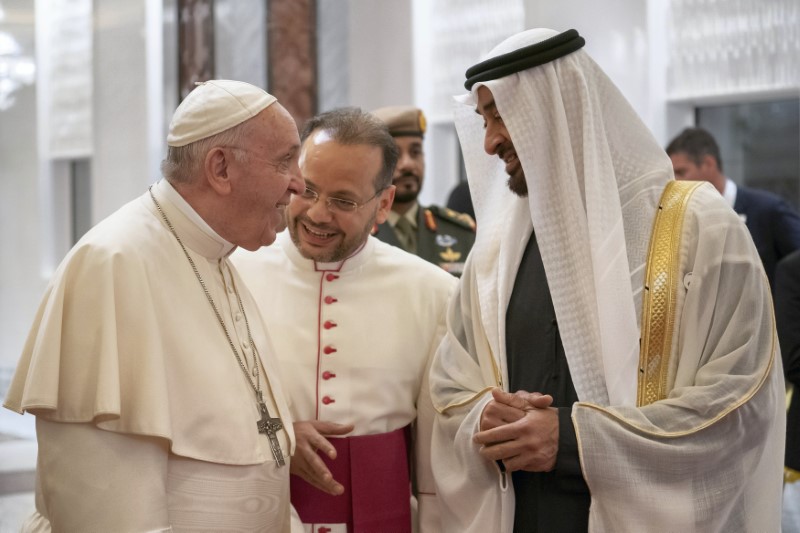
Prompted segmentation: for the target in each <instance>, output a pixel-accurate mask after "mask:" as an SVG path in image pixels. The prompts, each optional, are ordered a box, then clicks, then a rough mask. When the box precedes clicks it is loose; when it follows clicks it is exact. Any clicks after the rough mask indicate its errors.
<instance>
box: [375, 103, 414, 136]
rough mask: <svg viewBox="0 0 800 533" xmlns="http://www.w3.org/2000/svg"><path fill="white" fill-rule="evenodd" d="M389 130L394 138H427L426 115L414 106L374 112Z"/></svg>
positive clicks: (385, 108)
mask: <svg viewBox="0 0 800 533" xmlns="http://www.w3.org/2000/svg"><path fill="white" fill-rule="evenodd" d="M372 114H373V115H375V116H376V117H378V118H379V119H381V120H382V121H383V123H384V124H386V127H388V128H389V133H390V134H391V135H392V137H401V136H404V135H417V136H419V137H424V136H425V127H426V126H427V124H426V123H425V115H424V114H423V113H422V110H421V109H420V108H418V107H414V106H389V107H381V108H379V109H376V110H375V111H373V112H372Z"/></svg>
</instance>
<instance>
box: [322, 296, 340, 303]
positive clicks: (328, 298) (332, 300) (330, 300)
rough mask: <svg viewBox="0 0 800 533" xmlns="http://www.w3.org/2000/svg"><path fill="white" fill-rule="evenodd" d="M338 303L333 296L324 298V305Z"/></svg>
mask: <svg viewBox="0 0 800 533" xmlns="http://www.w3.org/2000/svg"><path fill="white" fill-rule="evenodd" d="M338 301H339V300H337V299H336V298H334V297H333V296H326V297H325V303H326V304H332V303H333V302H338Z"/></svg>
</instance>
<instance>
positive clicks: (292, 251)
mask: <svg viewBox="0 0 800 533" xmlns="http://www.w3.org/2000/svg"><path fill="white" fill-rule="evenodd" d="M378 242H379V241H378V240H377V239H376V238H375V237H371V236H370V237H368V238H367V241H366V242H365V243H364V244H362V245H361V247H360V248H359V249H358V250H356V251H355V252H353V255H351V256H350V257H348V258H347V259H345V260H343V261H338V262H335V263H318V262H316V261H313V260H311V259H306V258H305V257H303V256H302V255H301V254H300V250H298V249H297V246H295V244H294V242H293V241H292V237H291V235H289V230H288V229H287V230H284V231H283V232H281V233H280V234H278V238H277V239H276V241H275V244H277V245H279V246H280V248H281V249H283V250H284V252H285V253H286V256H287V257H288V258H289V260H290V261H291V262H292V263H294V265H295V266H296V267H297V268H299V269H300V270H305V271H311V272H314V271H316V272H349V271H352V270H356V269H358V268H361V267H362V266H364V265H365V264H366V263H367V261H369V259H370V257H372V254H373V253H374V251H375V246H376V244H377V243H378Z"/></svg>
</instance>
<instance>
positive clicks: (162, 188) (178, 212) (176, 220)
mask: <svg viewBox="0 0 800 533" xmlns="http://www.w3.org/2000/svg"><path fill="white" fill-rule="evenodd" d="M153 194H154V195H155V196H156V199H157V200H161V201H160V203H161V207H162V208H163V209H164V211H165V213H166V215H167V218H169V220H170V222H171V223H172V225H173V226H174V227H175V231H176V232H177V233H178V236H179V237H180V238H181V240H182V241H183V242H184V243H185V244H186V246H188V247H189V248H191V249H192V250H195V251H196V252H198V253H200V254H201V255H203V256H204V257H207V258H209V259H219V258H221V257H226V256H228V255H230V254H231V252H233V250H235V249H236V245H235V244H233V243H230V242H228V241H227V240H225V239H223V238H222V237H220V235H219V234H218V233H217V232H216V231H214V230H213V229H212V228H211V226H209V225H208V223H207V222H206V221H205V220H203V218H202V217H201V216H200V215H199V214H198V213H197V211H195V210H194V208H193V207H192V206H191V205H189V203H188V202H187V201H186V200H185V199H184V198H183V196H181V194H180V193H179V192H178V191H176V190H175V188H174V187H173V186H172V185H171V184H170V183H169V182H168V181H167V180H165V179H162V180H160V181H159V182H158V183H156V184H155V185H153ZM170 207H173V209H170Z"/></svg>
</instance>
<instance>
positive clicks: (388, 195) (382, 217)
mask: <svg viewBox="0 0 800 533" xmlns="http://www.w3.org/2000/svg"><path fill="white" fill-rule="evenodd" d="M396 188H397V187H395V186H394V185H389V186H388V187H387V188H386V189H384V190H383V192H381V195H380V197H379V198H378V212H377V213H376V214H375V222H376V223H377V224H383V223H384V222H386V219H387V218H388V217H389V211H391V210H392V204H393V203H394V191H395V189H396Z"/></svg>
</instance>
